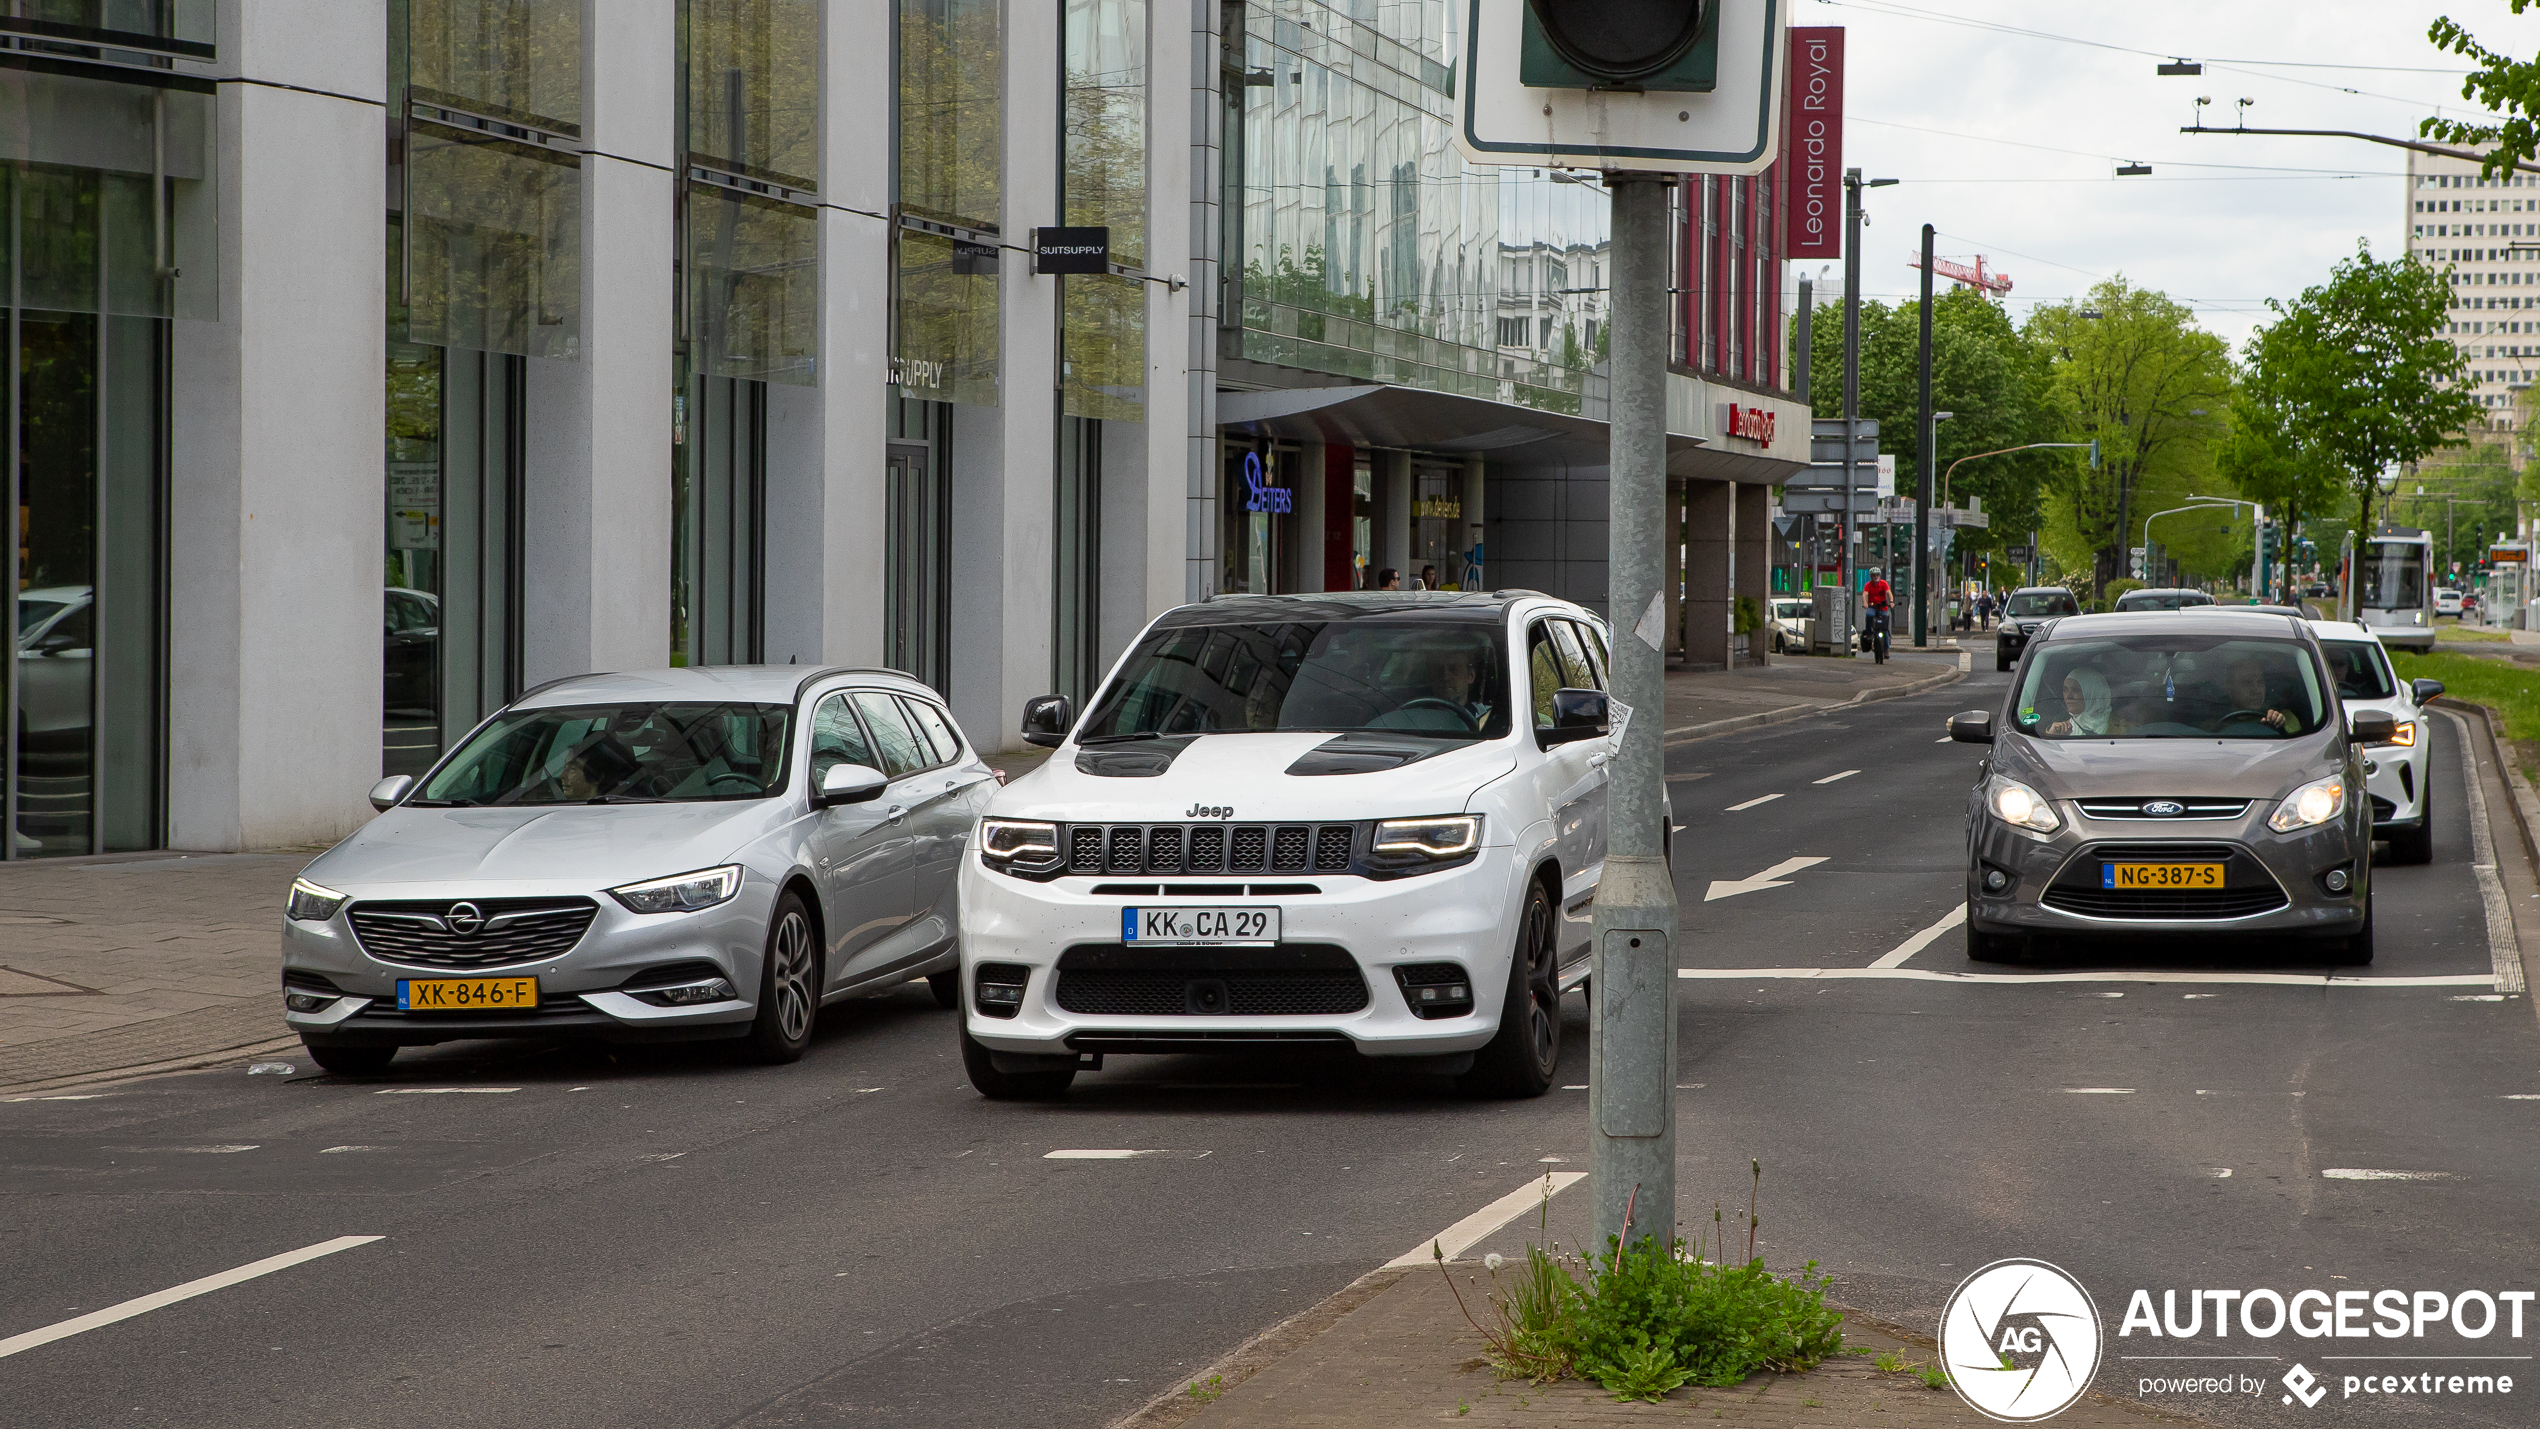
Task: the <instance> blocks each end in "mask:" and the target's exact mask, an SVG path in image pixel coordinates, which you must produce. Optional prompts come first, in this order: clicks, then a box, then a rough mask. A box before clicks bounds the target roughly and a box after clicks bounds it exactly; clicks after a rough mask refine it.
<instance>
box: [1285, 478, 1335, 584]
mask: <svg viewBox="0 0 2540 1429" xmlns="http://www.w3.org/2000/svg"><path fill="white" fill-rule="evenodd" d="M1329 456H1330V453H1329V451H1328V450H1327V449H1326V448H1325V447H1324V445H1323V444H1322V443H1321V442H1307V443H1306V444H1305V449H1304V450H1303V451H1300V452H1298V453H1297V463H1296V515H1295V516H1294V517H1292V518H1290V520H1289V525H1288V531H1289V540H1288V554H1287V567H1288V571H1289V578H1288V585H1287V589H1289V590H1296V591H1319V590H1323V589H1325V586H1324V584H1323V548H1324V545H1325V543H1326V536H1327V527H1328V526H1329V523H1330V521H1331V506H1330V495H1331V493H1330V490H1329V486H1330V483H1328V482H1327V481H1325V480H1324V462H1325V461H1326V460H1327V459H1328V457H1329Z"/></svg>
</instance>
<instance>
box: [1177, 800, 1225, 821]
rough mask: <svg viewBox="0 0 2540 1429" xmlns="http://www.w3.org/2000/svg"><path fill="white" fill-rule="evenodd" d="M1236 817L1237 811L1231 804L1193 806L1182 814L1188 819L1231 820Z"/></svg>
mask: <svg viewBox="0 0 2540 1429" xmlns="http://www.w3.org/2000/svg"><path fill="white" fill-rule="evenodd" d="M1234 816H1235V809H1234V806H1233V805H1231V804H1193V805H1191V806H1190V808H1188V809H1186V810H1184V811H1183V813H1182V817H1183V818H1186V819H1231V818H1233V817H1234Z"/></svg>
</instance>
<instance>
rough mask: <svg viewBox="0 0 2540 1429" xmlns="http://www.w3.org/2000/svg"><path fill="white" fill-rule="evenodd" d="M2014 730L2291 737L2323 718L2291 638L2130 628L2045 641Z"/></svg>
mask: <svg viewBox="0 0 2540 1429" xmlns="http://www.w3.org/2000/svg"><path fill="white" fill-rule="evenodd" d="M2040 649H2041V652H2042V653H2040V654H2039V655H2038V656H2037V657H2036V658H2034V659H2033V660H2032V662H2031V663H2030V665H2029V669H2028V677H2027V681H2026V683H2024V684H2023V685H2022V686H2021V687H2020V698H2019V704H2018V706H2017V709H2018V713H2019V720H2018V723H2019V731H2020V733H2022V734H2026V735H2030V736H2034V737H2037V738H2042V739H2213V738H2216V737H2218V736H2219V737H2221V738H2224V739H2293V738H2296V737H2298V736H2301V735H2306V734H2311V733H2314V732H2316V731H2317V730H2319V728H2320V727H2321V726H2322V725H2323V724H2324V723H2325V722H2326V721H2327V718H2328V700H2327V693H2326V691H2325V690H2324V689H2323V688H2322V687H2321V679H2320V674H2319V668H2318V666H2317V665H2315V664H2314V663H2313V662H2312V660H2311V658H2310V652H2309V651H2307V650H2305V649H2304V648H2303V647H2302V646H2301V645H2299V644H2296V643H2295V642H2293V641H2290V640H2249V639H2234V638H2228V637H2218V636H2205V635H2192V634H2180V635H2130V636H2123V637H2119V638H2116V639H2109V640H2054V641H2049V642H2048V643H2047V644H2046V645H2044V646H2043V647H2040Z"/></svg>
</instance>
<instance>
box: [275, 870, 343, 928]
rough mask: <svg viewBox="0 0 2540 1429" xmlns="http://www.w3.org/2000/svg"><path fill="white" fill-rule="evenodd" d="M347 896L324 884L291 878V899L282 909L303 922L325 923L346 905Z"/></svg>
mask: <svg viewBox="0 0 2540 1429" xmlns="http://www.w3.org/2000/svg"><path fill="white" fill-rule="evenodd" d="M346 896H347V895H345V894H341V893H338V892H336V891H335V890H334V889H332V888H329V887H327V886H325V885H324V884H319V883H311V882H310V881H308V880H307V879H305V878H295V879H292V880H291V901H290V902H289V903H287V904H285V905H283V909H282V911H283V912H284V913H285V914H286V915H288V916H290V917H292V918H296V919H298V920H299V921H301V922H303V923H323V922H325V921H326V920H327V919H329V918H332V917H334V916H335V910H336V909H338V908H341V907H343V906H344V899H345V897H346Z"/></svg>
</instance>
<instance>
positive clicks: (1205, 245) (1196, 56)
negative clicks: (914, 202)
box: [1006, 0, 1243, 600]
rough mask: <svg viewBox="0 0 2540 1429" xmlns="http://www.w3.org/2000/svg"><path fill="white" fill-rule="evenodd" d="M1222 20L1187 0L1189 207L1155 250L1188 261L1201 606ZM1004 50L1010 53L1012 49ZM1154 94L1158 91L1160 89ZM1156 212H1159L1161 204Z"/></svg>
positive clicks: (1213, 402) (1212, 6) (1220, 152)
mask: <svg viewBox="0 0 2540 1429" xmlns="http://www.w3.org/2000/svg"><path fill="white" fill-rule="evenodd" d="M1220 15H1221V10H1220V5H1219V0H1190V10H1189V11H1188V19H1189V25H1188V29H1187V31H1186V33H1187V35H1188V47H1187V48H1186V49H1185V50H1184V52H1183V61H1184V68H1183V69H1182V71H1181V73H1182V74H1183V75H1184V76H1186V82H1187V84H1188V86H1189V87H1188V89H1187V90H1186V91H1185V93H1186V94H1187V95H1188V96H1189V105H1190V107H1189V110H1188V114H1189V123H1188V128H1187V130H1186V132H1187V134H1188V144H1189V147H1188V148H1187V149H1186V150H1185V151H1184V152H1185V154H1186V156H1187V157H1186V159H1185V161H1184V163H1182V164H1181V165H1180V166H1178V167H1180V169H1181V171H1182V173H1183V174H1184V175H1185V176H1186V179H1187V183H1188V189H1187V192H1188V193H1189V195H1190V201H1189V205H1188V207H1187V209H1186V210H1185V215H1184V220H1183V227H1182V230H1181V232H1182V237H1183V246H1182V247H1181V248H1179V249H1166V248H1162V247H1158V248H1157V249H1156V251H1157V252H1158V253H1165V252H1187V253H1188V254H1189V255H1190V283H1191V286H1190V291H1189V294H1188V298H1187V303H1186V306H1187V308H1188V312H1187V315H1186V317H1185V319H1184V322H1183V325H1182V331H1183V332H1184V333H1185V334H1187V336H1188V340H1189V346H1188V347H1187V348H1186V349H1185V361H1184V363H1183V377H1182V382H1183V393H1184V407H1183V410H1184V423H1185V433H1186V440H1187V442H1188V446H1187V447H1186V449H1185V455H1184V461H1185V465H1184V467H1183V474H1184V479H1185V487H1184V508H1185V509H1184V515H1183V528H1182V530H1183V542H1184V550H1185V552H1186V553H1187V554H1186V556H1185V566H1184V575H1183V585H1182V599H1184V600H1203V599H1206V598H1207V597H1208V596H1210V595H1213V594H1215V593H1216V590H1217V587H1218V585H1219V584H1220V583H1221V582H1220V581H1219V579H1218V551H1217V530H1218V525H1217V487H1218V473H1219V472H1221V471H1223V470H1224V469H1225V467H1224V464H1223V462H1222V460H1221V453H1220V450H1219V441H1218V435H1217V324H1218V321H1219V317H1218V309H1219V305H1220V304H1221V302H1222V301H1223V298H1224V295H1223V294H1222V293H1221V292H1220V291H1219V288H1218V271H1219V268H1220V267H1221V260H1222V258H1223V255H1221V254H1220V253H1219V252H1218V251H1217V250H1218V247H1219V244H1220V242H1221V240H1222V237H1223V234H1224V229H1223V228H1222V226H1221V217H1220V215H1219V213H1218V184H1219V183H1220V182H1221V180H1222V177H1223V175H1222V172H1221V167H1220V166H1221V164H1222V162H1223V156H1224V152H1225V151H1224V130H1225V116H1224V111H1223V94H1222V92H1221V90H1220V89H1219V81H1218V74H1219V70H1218V65H1219V61H1220V59H1221V57H1222V49H1221V47H1222V43H1223V42H1222V40H1221V38H1220V36H1219V34H1218V26H1219V24H1220V23H1221V19H1220ZM1173 23H1174V19H1173V16H1172V13H1171V12H1170V11H1169V10H1159V11H1158V12H1157V14H1156V18H1155V24H1154V26H1153V28H1155V29H1158V30H1162V29H1165V28H1168V27H1171V26H1172V25H1173ZM1008 48H1009V52H1012V47H1011V45H1009V47H1008ZM1167 53H1168V52H1167V50H1166V49H1165V48H1164V47H1163V46H1162V45H1159V46H1158V47H1157V50H1156V57H1157V59H1158V60H1162V59H1164V58H1165V57H1166V54H1167ZM1156 73H1157V74H1158V75H1169V74H1171V73H1173V71H1171V70H1167V69H1164V68H1163V67H1161V66H1160V65H1159V66H1158V68H1157V70H1156ZM1157 92H1158V93H1162V92H1163V91H1162V90H1161V89H1160V88H1159V89H1158V90H1157ZM1162 109H1163V106H1158V113H1159V114H1160V113H1161V112H1162ZM1006 112H1007V113H1008V114H1016V113H1022V112H1027V111H1021V110H1017V109H1015V108H1014V107H1013V106H1012V105H1011V104H1009V105H1008V107H1007V109H1006ZM1037 112H1040V113H1045V114H1046V113H1055V112H1056V111H1055V110H1041V111H1037ZM1152 172H1154V173H1157V174H1164V173H1169V172H1172V170H1170V169H1168V168H1167V167H1165V165H1163V164H1161V163H1159V164H1157V165H1156V166H1155V167H1154V169H1153V170H1152ZM1162 191H1163V192H1167V193H1169V192H1171V191H1172V190H1171V188H1170V187H1169V186H1168V187H1165V188H1164V189H1163V190H1162ZM1155 207H1157V208H1159V209H1160V208H1162V207H1163V205H1161V204H1159V205H1156V206H1155ZM1162 236H1163V229H1162V227H1161V226H1160V225H1159V227H1158V230H1157V237H1158V238H1159V239H1160V238H1161V237H1162ZM1233 261H1235V262H1236V263H1238V264H1240V263H1241V262H1242V261H1243V260H1242V255H1241V254H1236V255H1234V260H1233ZM1155 331H1156V332H1158V333H1159V334H1161V333H1164V332H1168V331H1170V329H1167V328H1161V327H1159V328H1157V329H1155Z"/></svg>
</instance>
